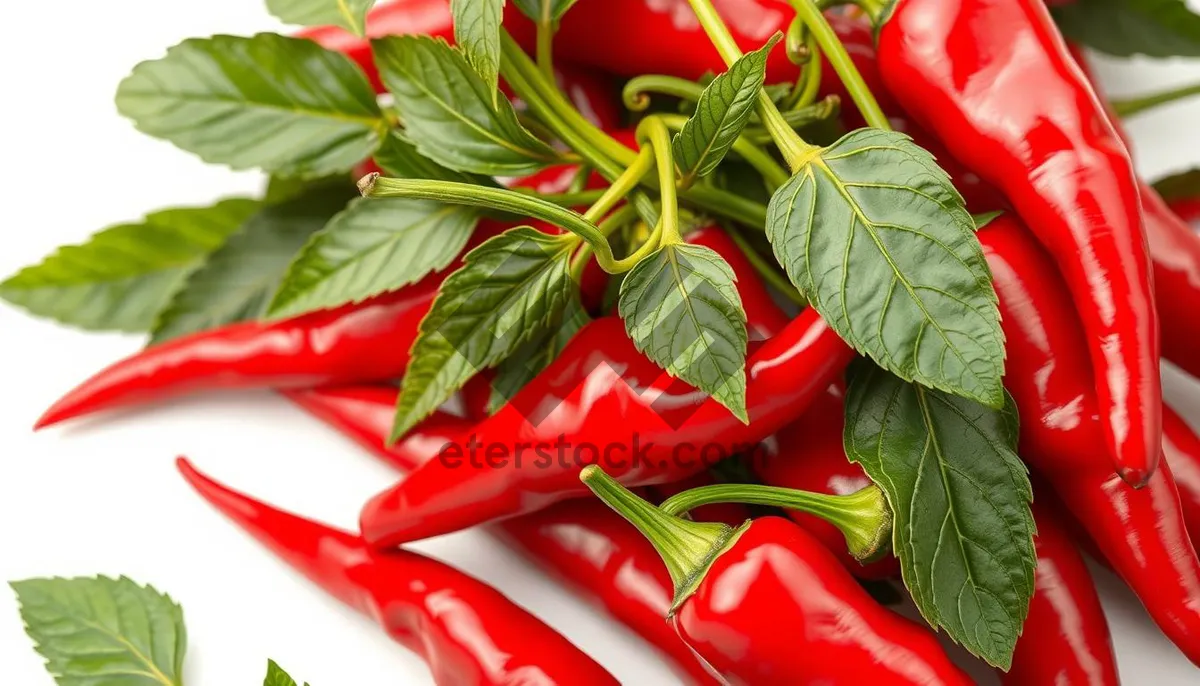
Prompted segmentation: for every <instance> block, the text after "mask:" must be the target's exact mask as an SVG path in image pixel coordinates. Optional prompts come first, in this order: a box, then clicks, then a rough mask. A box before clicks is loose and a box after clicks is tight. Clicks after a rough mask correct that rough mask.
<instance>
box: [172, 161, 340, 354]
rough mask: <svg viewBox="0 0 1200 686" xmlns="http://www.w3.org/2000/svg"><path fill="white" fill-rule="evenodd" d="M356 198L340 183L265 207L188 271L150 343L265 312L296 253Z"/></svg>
mask: <svg viewBox="0 0 1200 686" xmlns="http://www.w3.org/2000/svg"><path fill="white" fill-rule="evenodd" d="M351 197H352V195H351V194H350V193H348V192H347V190H346V188H345V187H344V186H343V185H342V184H337V185H333V186H328V187H323V188H320V189H314V190H312V191H310V192H308V193H306V194H304V195H303V196H301V197H299V198H294V199H292V200H288V201H286V202H283V203H280V204H278V205H272V206H270V207H266V208H264V209H262V210H261V211H259V212H258V213H257V214H255V215H254V216H253V217H251V218H250V219H249V220H248V221H247V222H246V223H245V224H244V225H243V226H242V229H241V230H240V231H238V232H237V233H235V234H233V235H232V236H230V237H229V240H228V241H226V242H225V245H223V246H221V247H220V248H219V249H218V250H216V251H215V252H213V253H212V255H210V256H209V258H208V261H207V262H205V264H204V266H202V267H200V268H199V269H197V270H195V271H194V272H192V273H191V274H190V275H189V276H188V278H187V281H186V282H185V284H184V285H183V287H182V288H181V289H180V290H179V291H178V292H177V293H176V294H175V296H174V297H173V298H172V299H171V303H170V304H169V305H168V306H167V307H166V308H165V309H164V310H163V311H162V313H161V314H160V315H159V317H158V321H157V322H156V323H155V325H154V329H153V331H152V332H151V337H150V344H151V345H153V344H156V343H162V342H163V341H166V340H169V339H171V338H175V337H177V336H182V335H185V334H189V333H194V332H196V331H203V330H205V329H211V328H213V327H215V326H220V325H222V324H229V323H231V322H237V321H243V320H246V319H254V318H256V317H260V316H262V314H263V313H264V312H265V311H266V308H267V304H268V303H270V302H271V298H272V297H273V296H274V295H275V290H276V288H277V287H278V285H279V280H280V279H281V278H282V276H283V274H284V272H285V271H286V270H287V268H288V265H289V264H291V262H292V259H293V258H294V257H295V256H296V253H297V252H299V250H300V249H301V248H302V247H304V244H305V243H306V242H307V241H308V239H309V237H310V236H312V234H314V233H316V232H317V231H319V230H320V229H321V228H322V227H323V226H325V224H326V222H328V221H329V219H330V218H331V217H332V216H333V215H335V214H337V213H338V212H339V211H340V210H341V209H342V208H344V207H345V206H346V203H347V202H349V201H350V199H351Z"/></svg>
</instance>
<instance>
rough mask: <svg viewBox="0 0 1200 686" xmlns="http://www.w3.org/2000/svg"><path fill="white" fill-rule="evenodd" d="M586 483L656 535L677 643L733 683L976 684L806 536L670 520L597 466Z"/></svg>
mask: <svg viewBox="0 0 1200 686" xmlns="http://www.w3.org/2000/svg"><path fill="white" fill-rule="evenodd" d="M583 479H584V480H585V481H586V482H587V484H588V485H589V486H590V487H591V488H592V490H593V491H595V492H596V494H597V495H599V496H600V497H601V499H602V500H604V501H605V502H606V503H607V504H608V505H609V507H612V508H613V509H614V510H616V511H617V512H618V513H619V514H620V515H621V516H623V517H625V518H626V519H628V520H629V521H630V522H631V523H632V524H634V525H635V526H636V527H637V528H638V529H639V530H641V532H642V534H643V535H644V536H646V537H647V538H648V539H650V542H651V543H653V544H654V547H655V549H657V550H658V552H659V554H660V555H661V556H662V558H663V562H664V563H665V565H666V567H667V569H668V570H669V571H670V573H671V578H672V580H673V581H674V583H675V589H676V591H675V602H674V605H673V609H672V612H671V615H670V617H669V618H670V621H671V623H672V624H673V625H674V627H675V630H676V631H677V632H678V633H679V636H680V637H682V638H683V640H684V641H686V642H687V644H688V645H689V646H691V647H692V649H693V650H695V651H696V654H697V656H699V657H700V658H701V659H703V660H704V661H706V662H707V663H708V665H709V666H710V667H711V668H712V669H713V670H714V672H715V673H718V674H720V675H721V676H722V677H723V678H725V679H726V680H728V681H730V682H732V683H738V684H813V683H829V684H970V683H973V682H972V681H971V679H970V678H969V677H968V676H967V675H966V674H964V673H963V672H962V671H961V670H959V669H958V667H955V666H954V664H953V663H952V662H950V660H949V658H947V657H946V654H945V653H944V652H943V651H942V648H941V645H940V644H939V643H938V642H937V639H935V638H934V636H933V634H932V632H930V631H929V630H928V629H926V628H924V627H921V626H919V625H917V624H915V623H913V622H911V621H909V620H907V619H905V618H903V617H901V616H899V615H897V614H895V613H893V612H891V611H890V610H887V609H886V608H884V607H882V606H881V605H879V604H878V603H876V602H875V601H874V600H873V599H872V598H871V597H870V596H869V595H868V594H867V593H866V591H864V590H863V589H862V588H861V587H860V586H859V585H858V583H857V582H856V581H855V580H854V578H853V577H851V576H850V575H849V574H848V573H847V572H846V570H845V569H843V568H842V566H841V564H840V563H839V562H838V561H837V559H836V558H835V557H834V556H833V555H832V554H831V553H830V552H829V551H828V550H827V549H826V548H825V547H824V546H823V545H822V544H821V542H820V541H818V540H817V539H815V538H813V537H812V536H810V535H809V534H807V533H806V532H805V531H804V530H803V529H802V528H800V527H799V526H797V525H796V524H794V523H793V522H791V521H790V520H787V519H783V518H781V517H763V518H761V519H756V520H754V521H753V522H747V523H746V524H744V525H742V526H741V527H739V528H737V529H736V530H735V529H732V528H730V527H729V526H726V525H724V524H715V523H700V522H692V521H687V520H683V519H680V518H677V517H672V516H670V515H667V514H665V513H664V512H662V511H661V510H659V509H658V508H656V507H654V506H653V505H651V504H650V503H648V502H646V501H644V500H642V499H641V498H638V497H637V496H636V495H634V494H633V493H631V492H629V491H628V490H626V489H625V488H624V487H622V486H621V485H620V484H619V483H617V482H616V481H615V480H613V479H612V478H611V477H609V476H607V475H606V474H604V473H603V472H602V471H600V470H599V469H598V468H597V467H596V466H594V465H593V466H591V467H588V468H587V469H586V470H584V472H583Z"/></svg>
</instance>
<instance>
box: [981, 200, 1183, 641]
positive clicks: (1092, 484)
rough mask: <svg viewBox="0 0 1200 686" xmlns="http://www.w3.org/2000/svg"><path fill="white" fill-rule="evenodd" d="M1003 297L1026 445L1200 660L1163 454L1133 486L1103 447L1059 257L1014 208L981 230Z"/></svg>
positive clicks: (1158, 617) (1179, 523)
mask: <svg viewBox="0 0 1200 686" xmlns="http://www.w3.org/2000/svg"><path fill="white" fill-rule="evenodd" d="M979 239H980V241H981V242H982V244H983V248H984V253H985V255H986V256H987V260H988V264H989V266H990V267H991V268H992V276H993V279H994V283H995V286H996V293H997V295H998V296H999V299H1000V315H1001V324H1002V325H1003V327H1004V333H1005V337H1006V339H1007V350H1008V361H1007V365H1008V373H1007V374H1006V375H1005V386H1006V387H1007V388H1008V390H1009V392H1010V393H1011V394H1012V396H1013V398H1014V400H1015V401H1016V404H1017V409H1018V411H1019V412H1020V415H1021V441H1020V454H1021V457H1022V458H1024V459H1025V460H1026V461H1027V462H1029V464H1030V466H1032V467H1033V468H1034V469H1035V470H1036V471H1037V472H1038V473H1039V474H1041V475H1042V476H1043V477H1044V478H1046V479H1047V480H1048V481H1049V482H1050V485H1051V486H1053V488H1054V491H1055V492H1056V493H1057V495H1058V497H1059V498H1060V499H1061V500H1062V501H1063V503H1064V504H1065V506H1066V509H1067V511H1069V512H1071V513H1072V514H1074V515H1075V516H1076V518H1077V519H1078V520H1079V522H1080V524H1081V525H1082V526H1083V527H1084V529H1085V530H1086V531H1087V533H1088V535H1089V537H1090V538H1091V539H1092V541H1094V542H1095V544H1096V546H1097V547H1098V548H1099V550H1100V552H1101V553H1102V554H1103V555H1104V557H1105V558H1106V559H1107V560H1108V561H1109V563H1110V564H1111V565H1112V566H1113V569H1114V570H1115V571H1116V572H1117V574H1118V575H1120V577H1121V578H1122V579H1123V580H1124V581H1125V584H1126V585H1127V586H1129V588H1130V589H1132V590H1133V592H1134V593H1135V594H1137V596H1138V598H1140V599H1141V601H1142V604H1143V605H1144V606H1145V608H1146V610H1147V612H1148V613H1149V614H1150V616H1151V618H1153V619H1154V621H1155V622H1156V623H1157V624H1158V626H1159V627H1160V628H1161V629H1162V631H1163V633H1165V634H1166V635H1167V637H1168V638H1170V639H1171V640H1172V641H1173V642H1174V643H1175V645H1176V646H1178V647H1179V648H1180V650H1182V651H1183V652H1184V654H1186V655H1187V656H1188V658H1189V659H1191V660H1192V661H1193V662H1196V663H1198V664H1200V560H1197V558H1196V551H1195V549H1194V548H1193V547H1192V543H1191V541H1190V540H1188V536H1187V527H1186V525H1185V523H1184V519H1183V513H1182V511H1181V506H1180V501H1179V494H1178V492H1177V490H1176V487H1175V481H1174V479H1173V478H1172V476H1171V469H1170V465H1169V464H1167V463H1166V462H1164V463H1163V464H1162V466H1161V467H1160V468H1159V469H1158V470H1157V471H1156V472H1155V474H1154V475H1153V476H1152V477H1151V479H1150V481H1148V482H1147V483H1146V485H1145V486H1144V487H1143V488H1141V489H1134V488H1131V487H1130V486H1129V485H1128V484H1126V483H1125V482H1124V481H1122V480H1121V479H1120V478H1119V477H1118V476H1116V475H1115V474H1113V472H1112V468H1111V467H1110V466H1109V465H1108V464H1107V461H1106V460H1104V459H1103V458H1102V457H1101V455H1102V453H1103V451H1104V447H1105V440H1104V432H1103V430H1102V428H1101V424H1102V422H1101V421H1100V411H1099V404H1098V402H1097V399H1096V393H1095V383H1094V379H1093V377H1092V371H1091V369H1090V366H1089V365H1088V364H1087V356H1086V355H1085V354H1084V351H1085V350H1086V347H1087V343H1086V341H1085V339H1084V335H1083V331H1082V328H1081V326H1080V323H1079V318H1078V316H1077V315H1075V314H1074V307H1073V306H1072V303H1071V301H1070V298H1069V296H1068V295H1067V292H1066V289H1065V288H1064V287H1063V285H1062V279H1061V278H1060V277H1059V276H1058V274H1057V273H1056V271H1055V269H1054V261H1053V260H1052V259H1051V258H1050V256H1049V255H1047V254H1046V253H1045V252H1044V251H1042V250H1041V249H1040V248H1039V247H1038V245H1037V244H1036V242H1035V241H1034V239H1033V237H1032V236H1031V235H1030V233H1029V232H1027V231H1026V230H1025V229H1024V227H1022V226H1021V225H1020V224H1019V223H1017V221H1016V220H1015V219H1014V218H1013V217H1011V216H1010V215H1002V216H1000V217H998V218H996V219H995V220H993V221H992V222H991V223H990V224H988V225H987V226H986V227H984V228H983V229H982V230H980V232H979Z"/></svg>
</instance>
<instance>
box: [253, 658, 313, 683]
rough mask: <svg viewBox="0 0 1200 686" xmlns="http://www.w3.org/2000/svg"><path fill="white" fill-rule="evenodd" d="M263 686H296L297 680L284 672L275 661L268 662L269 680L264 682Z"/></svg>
mask: <svg viewBox="0 0 1200 686" xmlns="http://www.w3.org/2000/svg"><path fill="white" fill-rule="evenodd" d="M263 686H296V680H295V679H293V678H292V677H291V675H289V674H288V673H287V672H285V671H283V668H282V667H280V666H279V665H278V664H276V663H275V661H274V660H267V678H266V679H264V680H263ZM304 686H308V684H307V683H306V684H304Z"/></svg>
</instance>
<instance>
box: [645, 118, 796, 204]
mask: <svg viewBox="0 0 1200 686" xmlns="http://www.w3.org/2000/svg"><path fill="white" fill-rule="evenodd" d="M654 116H655V117H658V118H659V119H660V120H662V123H664V124H666V125H667V128H669V129H671V130H672V131H679V130H681V129H682V128H683V125H684V124H685V123H687V120H688V118H687V117H685V116H683V115H682V114H656V115H654ZM733 151H734V152H735V153H737V154H738V155H739V156H741V158H742V159H744V160H746V163H747V164H749V165H750V166H751V167H754V170H755V171H757V172H758V173H759V174H762V176H763V179H765V180H766V182H767V183H768V184H769V185H770V186H771V189H772V190H774V189H775V188H778V187H779V186H782V185H783V184H785V183H787V180H788V173H787V170H785V169H784V168H783V167H781V166H779V163H778V162H776V161H775V158H773V157H771V155H770V154H768V153H767V152H766V151H765V150H763V149H762V148H759V147H758V146H756V145H754V143H753V142H751V141H750V139H748V138H746V137H745V136H738V137H737V138H736V139H734V141H733Z"/></svg>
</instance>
